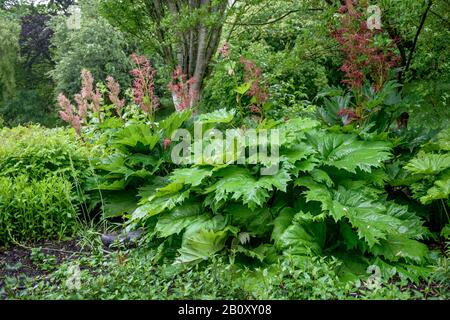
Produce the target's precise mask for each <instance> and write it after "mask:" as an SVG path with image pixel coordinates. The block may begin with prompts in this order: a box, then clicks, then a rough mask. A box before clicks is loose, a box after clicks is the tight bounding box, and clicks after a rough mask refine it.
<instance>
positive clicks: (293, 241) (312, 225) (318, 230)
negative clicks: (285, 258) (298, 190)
mask: <svg viewBox="0 0 450 320" xmlns="http://www.w3.org/2000/svg"><path fill="white" fill-rule="evenodd" d="M298 215H303V212H300V213H298V214H297V215H296V217H297V216H298ZM296 217H294V220H293V223H292V224H291V225H290V226H288V227H287V228H286V230H284V232H283V233H282V234H281V235H280V237H279V238H278V239H275V240H276V244H277V246H278V247H279V248H280V249H282V250H283V251H284V253H287V254H294V255H319V254H321V252H322V249H323V245H324V243H325V236H326V226H325V222H309V221H305V220H302V219H296Z"/></svg>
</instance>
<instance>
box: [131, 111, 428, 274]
mask: <svg viewBox="0 0 450 320" xmlns="http://www.w3.org/2000/svg"><path fill="white" fill-rule="evenodd" d="M235 113H236V112H234V111H225V110H222V111H221V112H215V113H211V114H204V115H201V116H200V117H199V118H198V119H197V121H199V122H200V123H201V124H202V125H209V126H214V125H220V126H226V125H227V124H228V125H230V124H232V123H233V118H234V114H235ZM269 128H270V129H278V130H279V133H280V141H279V143H278V145H277V147H279V150H280V161H279V163H278V165H279V170H278V171H277V172H276V173H275V174H274V175H261V171H260V169H262V168H264V167H267V166H270V165H271V162H270V160H269V159H270V157H269V158H263V159H262V161H260V162H257V163H256V164H255V163H254V162H251V161H248V160H247V161H246V162H245V163H242V164H235V163H234V162H227V161H218V160H220V159H222V160H224V159H225V158H226V154H225V153H226V152H225V150H223V149H221V148H220V147H219V148H216V149H215V150H216V151H215V152H213V155H211V156H210V157H208V156H203V158H202V161H200V162H199V161H196V162H195V164H190V165H189V164H188V163H189V159H192V156H193V155H191V154H187V155H185V156H186V162H184V163H185V165H180V167H178V168H175V169H174V170H173V171H172V172H171V173H170V174H168V175H167V176H166V177H165V178H164V180H160V179H156V180H155V181H154V182H153V183H150V184H149V185H148V186H146V187H145V190H148V191H149V192H147V193H145V192H141V193H140V195H141V200H140V202H139V206H138V207H137V208H136V209H135V210H134V211H133V212H132V214H131V215H129V216H128V217H129V221H128V228H129V229H132V228H134V227H138V226H144V227H146V228H147V232H149V233H150V235H151V237H152V238H153V239H160V242H161V245H160V246H161V249H160V250H162V251H164V250H166V249H168V248H175V249H177V251H178V252H177V254H175V255H174V259H175V260H174V261H175V263H179V264H191V263H198V262H200V261H203V260H207V259H210V258H211V257H212V256H214V255H215V254H216V253H218V252H223V251H225V252H227V253H228V255H229V256H230V258H232V259H233V260H235V259H237V261H238V260H239V261H241V260H242V259H244V261H245V260H249V261H253V263H256V264H261V263H262V264H269V265H270V264H271V263H274V262H276V261H279V260H280V259H281V260H284V259H286V258H290V259H294V260H297V261H298V263H301V261H304V259H309V258H311V257H317V256H333V257H335V258H336V259H338V260H340V261H341V262H342V263H343V264H344V267H343V268H342V269H341V272H342V274H343V275H347V276H348V275H353V276H354V275H357V274H359V273H365V269H366V267H367V266H368V265H376V266H377V267H379V268H381V269H382V270H384V272H385V273H384V274H385V275H387V277H390V276H393V275H394V274H400V275H401V276H402V277H406V278H409V279H412V280H414V281H418V280H419V279H420V278H421V277H423V276H424V275H425V274H426V273H427V272H428V271H429V269H427V264H428V263H429V250H428V248H427V246H426V245H425V244H423V243H421V242H420V241H421V240H424V239H426V238H427V237H428V236H429V231H428V229H427V228H426V227H424V225H423V221H422V219H421V218H420V217H419V216H418V215H417V214H416V213H415V211H414V209H413V208H410V207H408V206H407V205H400V204H398V203H396V202H395V201H392V200H389V199H388V194H387V193H386V191H385V190H384V184H385V181H386V180H387V175H386V173H385V172H384V170H383V166H384V162H385V161H387V160H389V159H390V158H391V144H390V143H389V142H387V141H386V139H383V138H382V137H380V136H377V135H373V134H372V135H368V134H366V135H358V133H357V131H355V132H350V133H348V132H347V133H343V132H341V131H340V130H332V129H324V128H321V127H320V123H319V122H317V121H315V120H312V119H308V118H295V119H290V120H287V121H278V122H269V121H265V122H262V123H261V124H260V125H259V127H258V128H257V129H258V130H263V129H269ZM242 130H244V129H242ZM216 143H217V141H214V138H211V137H204V140H203V147H204V148H205V149H208V148H209V149H210V148H214V146H217V144H216ZM249 147H250V145H246V150H247V151H248V148H249ZM222 148H223V146H222ZM194 149H195V147H194V146H192V147H191V148H190V150H191V151H192V150H194ZM228 152H229V151H228ZM234 152H237V153H235V154H234V158H233V159H238V158H239V154H238V152H242V151H239V150H238V151H236V150H234ZM197 160H198V159H197ZM164 248H166V249H164ZM392 272H393V273H392Z"/></svg>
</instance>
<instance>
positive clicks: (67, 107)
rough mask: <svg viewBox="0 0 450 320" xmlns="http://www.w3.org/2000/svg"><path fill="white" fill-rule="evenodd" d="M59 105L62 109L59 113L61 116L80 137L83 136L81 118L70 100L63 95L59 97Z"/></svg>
mask: <svg viewBox="0 0 450 320" xmlns="http://www.w3.org/2000/svg"><path fill="white" fill-rule="evenodd" d="M58 103H59V106H60V108H61V111H59V116H60V117H61V119H63V120H64V121H65V122H67V123H69V124H70V125H71V126H72V127H73V128H74V129H75V131H76V132H77V134H78V135H80V134H81V118H80V116H79V115H78V114H77V113H76V110H75V107H74V106H73V105H72V104H71V103H70V101H69V99H67V97H66V96H65V95H63V94H60V95H59V96H58Z"/></svg>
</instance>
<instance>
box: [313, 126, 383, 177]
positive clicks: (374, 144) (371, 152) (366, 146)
mask: <svg viewBox="0 0 450 320" xmlns="http://www.w3.org/2000/svg"><path fill="white" fill-rule="evenodd" d="M307 136H308V141H309V142H310V143H311V144H312V146H313V147H314V148H315V149H316V151H317V153H318V155H317V157H318V159H319V160H321V162H322V163H323V164H324V165H328V166H332V167H335V168H338V169H343V170H346V171H348V172H351V173H356V169H357V168H359V169H361V170H363V171H365V172H370V171H371V170H372V168H376V167H380V166H381V165H382V164H383V162H384V161H386V160H388V159H389V158H390V156H391V154H390V145H389V143H387V142H383V141H361V140H358V138H357V136H356V135H352V134H335V133H328V134H324V132H319V133H315V134H308V135H307Z"/></svg>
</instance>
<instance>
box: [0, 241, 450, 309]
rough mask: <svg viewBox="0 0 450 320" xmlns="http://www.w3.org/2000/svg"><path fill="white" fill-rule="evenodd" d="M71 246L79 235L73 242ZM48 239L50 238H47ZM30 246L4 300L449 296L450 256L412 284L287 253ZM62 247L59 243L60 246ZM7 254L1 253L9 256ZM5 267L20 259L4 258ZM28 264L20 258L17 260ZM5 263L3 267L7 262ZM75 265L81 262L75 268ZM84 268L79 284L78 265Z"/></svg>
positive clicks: (1, 293) (8, 277)
mask: <svg viewBox="0 0 450 320" xmlns="http://www.w3.org/2000/svg"><path fill="white" fill-rule="evenodd" d="M70 244H71V246H69V247H70V248H72V249H73V248H76V246H73V242H71V243H70ZM47 246H48V244H47ZM59 246H62V247H63V248H65V250H57V249H55V250H54V251H50V250H45V249H38V248H36V249H31V250H30V251H29V253H28V255H27V256H23V257H22V261H24V260H23V259H25V260H26V259H27V262H28V263H29V264H30V265H28V266H26V267H27V268H31V267H32V268H34V269H35V271H34V272H32V273H30V272H28V273H27V272H26V271H25V269H26V268H25V269H23V270H22V272H10V273H9V274H7V273H5V274H2V275H0V278H3V279H1V280H2V281H1V282H0V298H1V299H250V300H252V299H270V300H273V299H275V300H276V299H308V300H310V299H448V298H449V297H450V292H449V287H448V283H447V282H446V279H448V273H449V266H448V259H444V258H442V259H441V260H439V261H437V263H436V265H435V266H433V272H432V273H431V275H430V277H429V278H428V279H426V280H424V281H422V282H420V283H418V284H413V283H411V282H409V281H408V280H406V279H403V278H400V277H386V276H385V275H383V274H377V271H376V270H371V269H369V270H367V271H368V273H367V274H366V276H364V277H362V278H361V280H356V281H342V278H341V277H340V275H339V270H340V268H341V267H342V265H341V263H340V262H338V261H337V260H336V259H329V258H317V257H315V258H311V259H304V260H298V259H294V258H289V259H285V260H283V261H280V262H278V263H274V264H272V265H266V266H259V267H256V266H255V267H246V266H244V265H243V264H241V263H230V261H229V258H228V257H225V256H224V255H220V256H215V257H214V258H212V259H211V260H209V261H205V262H203V263H200V264H197V265H195V266H190V267H187V266H185V265H180V264H177V265H174V264H170V263H168V261H166V260H165V259H162V258H161V252H158V250H157V249H155V248H148V247H142V248H139V249H131V250H119V251H116V252H110V253H107V252H105V251H104V250H93V251H92V252H91V253H90V254H86V252H79V253H78V254H76V253H75V254H74V252H72V251H67V248H66V247H64V243H60V244H59ZM53 247H54V248H56V246H53ZM7 254H8V253H7V252H4V253H2V255H3V256H6V255H7ZM2 264H6V265H5V266H2V269H4V270H12V269H13V268H14V266H11V265H8V264H7V263H6V261H2ZM17 264H21V262H20V261H18V262H17V263H16V265H17ZM3 267H4V268H3ZM74 267H75V268H74ZM77 268H78V269H79V270H81V271H80V273H79V275H80V278H79V279H80V282H79V284H80V286H79V288H77V287H74V285H73V284H74V283H75V282H74V281H76V280H75V278H74V275H75V273H74V270H75V269H77Z"/></svg>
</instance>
